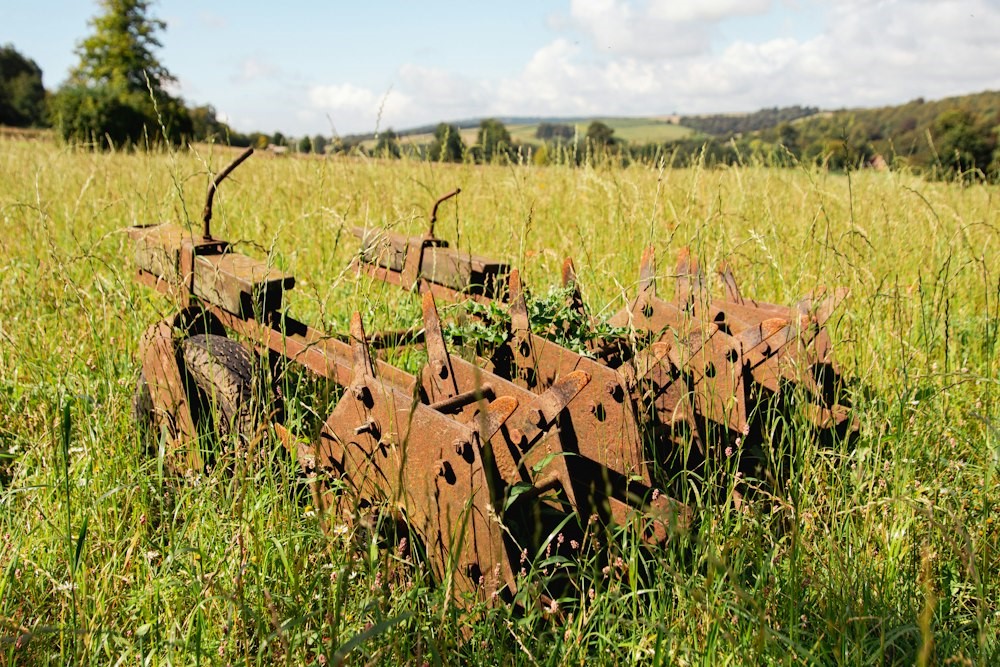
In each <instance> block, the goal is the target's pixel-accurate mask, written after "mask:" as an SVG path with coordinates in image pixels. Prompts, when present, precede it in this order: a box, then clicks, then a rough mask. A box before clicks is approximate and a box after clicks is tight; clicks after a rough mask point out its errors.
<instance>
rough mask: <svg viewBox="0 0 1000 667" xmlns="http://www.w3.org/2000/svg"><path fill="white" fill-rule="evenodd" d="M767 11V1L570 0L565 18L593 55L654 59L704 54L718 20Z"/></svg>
mask: <svg viewBox="0 0 1000 667" xmlns="http://www.w3.org/2000/svg"><path fill="white" fill-rule="evenodd" d="M770 7H771V0H695V1H693V2H692V1H690V0H687V1H678V0H648V2H645V3H638V2H634V1H629V0H572V1H571V3H570V16H571V18H572V21H573V22H574V23H575V24H576V25H577V26H578V27H579V28H580V29H581V30H582V31H583V32H584V33H585V34H587V35H588V37H589V38H590V40H591V41H592V43H593V45H594V47H595V49H597V50H598V52H602V51H607V52H611V53H617V54H624V55H629V56H638V57H644V58H650V57H652V58H657V57H676V56H687V55H694V54H699V53H705V52H707V51H708V50H709V47H710V43H711V37H712V34H713V29H714V27H715V26H716V24H718V23H719V22H720V21H722V20H724V19H728V18H733V17H736V16H753V15H757V14H764V13H766V12H767V11H768V10H769V9H770Z"/></svg>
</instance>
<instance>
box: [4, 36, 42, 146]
mask: <svg viewBox="0 0 1000 667" xmlns="http://www.w3.org/2000/svg"><path fill="white" fill-rule="evenodd" d="M45 120H46V119H45V88H43V87H42V70H41V68H39V67H38V65H37V64H36V63H35V61H34V60H31V59H30V58H26V57H24V56H22V55H21V54H20V53H18V52H17V50H16V49H15V48H14V46H13V45H12V44H7V45H6V46H4V47H0V125H13V126H14V127H29V126H40V125H44V124H45Z"/></svg>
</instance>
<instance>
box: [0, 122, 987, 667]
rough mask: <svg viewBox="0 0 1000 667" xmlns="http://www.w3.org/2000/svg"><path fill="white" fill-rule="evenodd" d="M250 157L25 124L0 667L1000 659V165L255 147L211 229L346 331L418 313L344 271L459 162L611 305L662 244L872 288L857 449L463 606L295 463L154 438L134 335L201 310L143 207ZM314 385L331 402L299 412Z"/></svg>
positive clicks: (2, 226)
mask: <svg viewBox="0 0 1000 667" xmlns="http://www.w3.org/2000/svg"><path fill="white" fill-rule="evenodd" d="M230 156H231V154H230V153H228V152H224V151H221V150H216V151H214V152H213V151H211V150H209V149H203V150H201V151H199V152H197V153H195V154H192V153H182V154H154V155H148V154H125V153H122V154H91V153H87V152H82V151H81V152H76V151H73V150H70V149H65V148H59V147H56V146H54V145H51V144H48V143H43V142H24V141H19V140H13V139H8V140H0V457H2V458H0V664H10V665H14V664H25V665H34V664H87V665H91V664H93V665H108V664H123V665H124V664H127V665H132V664H140V663H141V664H153V665H160V664H198V663H202V664H222V665H224V664H233V665H237V664H240V665H243V664H248V665H257V664H261V665H272V664H289V665H299V664H318V665H322V664H335V663H336V662H337V661H338V660H339V659H341V658H343V657H344V656H346V657H347V660H348V662H349V663H350V664H358V665H360V664H387V665H389V664H530V665H535V664H545V665H562V664H594V663H599V664H622V665H625V664H629V665H630V664H636V663H663V664H680V665H689V664H705V665H722V664H734V665H757V664H788V665H794V664H847V665H868V664H914V663H916V664H950V665H962V664H980V665H990V664H997V663H998V661H1000V639H998V634H1000V528H998V525H997V523H998V522H997V521H996V518H995V517H996V507H997V504H998V501H1000V494H998V491H997V488H998V487H997V463H998V455H1000V409H998V408H1000V406H998V401H997V398H998V394H1000V386H998V385H1000V379H998V377H1000V375H998V372H1000V363H998V359H1000V345H998V328H1000V262H998V261H997V257H998V252H1000V247H998V246H1000V229H998V226H997V220H998V215H997V201H998V195H1000V191H998V190H997V189H996V187H990V186H980V185H976V186H968V187H963V186H961V185H957V184H948V183H929V182H926V181H923V180H920V179H918V178H915V177H911V176H909V175H906V174H900V173H876V172H864V173H854V174H851V175H850V177H847V176H845V175H843V174H829V173H826V172H822V171H816V170H814V169H812V168H808V169H806V168H804V169H799V170H795V169H789V170H768V169H764V168H757V167H753V166H748V167H742V168H738V169H723V170H703V169H698V168H692V169H685V170H659V169H656V168H653V167H639V166H632V167H629V168H627V169H620V168H610V167H609V168H603V167H597V168H590V167H588V168H568V167H559V166H552V167H544V168H534V167H516V168H515V167H482V166H472V165H439V164H428V163H416V162H407V161H394V162H380V161H366V160H363V159H346V158H345V159H327V160H317V159H309V160H306V159H301V160H299V159H269V158H266V157H262V158H256V157H255V158H253V159H251V160H250V161H249V162H248V163H246V164H245V165H244V166H242V167H241V168H240V169H239V170H238V171H237V172H235V174H234V175H233V176H232V177H231V178H230V180H229V181H227V182H226V183H225V185H224V186H223V188H222V190H221V192H220V195H219V197H218V198H217V200H216V215H215V218H214V220H213V230H215V231H216V233H217V234H219V235H221V236H224V237H226V238H229V239H240V240H243V241H245V243H244V244H241V248H243V249H244V250H246V251H247V252H249V253H251V254H256V255H258V256H261V257H263V256H265V255H269V256H271V257H272V258H273V260H274V261H275V262H276V263H277V264H278V265H279V266H281V267H282V268H285V269H287V270H288V271H290V272H292V273H293V274H295V275H296V276H297V277H298V278H299V282H298V285H297V287H296V290H295V292H294V298H293V299H292V303H291V308H292V309H293V311H294V312H295V313H297V314H298V316H299V317H300V318H302V319H305V320H307V321H310V322H312V323H314V324H317V325H321V326H323V327H325V328H327V329H328V330H331V331H346V330H347V322H348V317H349V315H350V313H351V312H352V311H353V310H359V311H360V312H361V313H362V314H363V316H364V319H365V323H366V325H367V327H368V328H369V330H376V329H380V328H398V327H399V326H401V325H407V324H410V323H412V322H413V321H414V319H415V318H416V317H418V315H419V303H418V302H417V301H416V299H414V298H413V297H412V296H409V295H406V294H402V293H398V292H397V291H396V290H395V288H390V287H385V286H383V285H380V284H373V283H372V282H370V281H368V280H363V279H359V278H357V277H356V276H355V275H354V274H353V273H352V272H350V271H348V270H347V265H348V262H349V261H350V259H351V257H352V256H353V254H354V253H355V252H356V250H357V248H356V242H355V239H354V237H353V236H351V235H350V234H345V233H344V231H345V229H348V228H349V227H350V226H352V225H356V224H367V225H386V226H389V227H392V228H393V229H395V230H399V231H406V232H416V231H422V230H423V228H424V221H425V219H426V215H427V209H428V207H429V205H430V203H431V202H432V201H433V199H434V198H435V197H436V196H437V195H439V194H441V193H443V192H446V191H449V190H451V189H453V188H454V187H455V186H461V188H462V191H463V192H462V195H461V197H460V199H459V200H458V204H457V207H454V206H451V205H448V206H447V207H446V208H445V209H443V212H444V215H443V216H442V218H441V220H439V222H438V227H437V230H438V233H439V234H441V235H442V236H445V237H447V238H450V239H452V240H457V242H458V244H459V245H460V247H463V248H468V249H470V250H472V251H473V252H479V253H484V254H490V255H494V256H499V258H501V259H504V260H508V261H510V262H512V263H513V264H514V265H516V266H519V267H522V269H523V270H524V272H525V274H526V281H527V284H528V285H532V286H536V288H537V289H539V290H544V288H545V287H546V286H548V285H551V284H554V283H555V282H556V281H557V280H558V272H559V268H560V265H561V261H562V258H563V257H564V256H566V255H572V256H574V257H575V258H576V263H577V266H578V269H579V272H580V274H581V280H582V283H583V288H584V292H585V297H586V299H587V301H588V303H589V304H590V306H591V308H592V309H593V311H594V312H595V313H596V314H597V315H598V316H607V315H609V314H610V313H611V312H613V311H614V310H616V309H617V308H619V307H620V306H621V305H622V304H623V303H624V298H625V297H626V295H628V294H630V293H631V292H632V291H633V289H634V283H635V280H636V278H637V264H638V261H639V257H640V254H641V252H642V249H643V247H644V246H646V245H648V244H654V245H655V246H656V247H657V248H658V250H659V252H660V255H661V256H663V257H667V256H670V255H672V254H673V253H674V252H675V251H676V250H677V249H678V248H679V247H680V246H682V245H688V246H691V248H692V249H693V252H694V253H696V254H697V255H698V256H699V257H701V259H702V261H703V263H704V265H706V266H714V265H715V264H717V263H718V262H719V261H720V260H722V259H723V258H728V259H729V260H730V263H731V264H732V265H733V267H734V269H735V271H736V273H737V276H738V277H739V278H740V281H741V285H742V289H743V291H744V293H747V294H751V295H753V296H755V297H758V298H761V299H765V300H768V301H772V302H777V303H789V304H790V303H794V302H795V300H797V299H798V298H799V297H800V296H801V295H803V294H804V293H806V292H809V291H810V290H812V289H814V288H815V287H816V286H818V285H820V284H823V285H834V286H844V287H848V288H850V290H851V293H850V297H849V298H848V300H847V302H846V303H845V304H844V305H843V306H842V307H841V308H840V309H839V310H838V311H837V313H836V314H835V316H834V317H833V319H832V320H831V321H830V323H829V325H828V326H829V329H830V332H831V335H832V337H833V340H834V343H835V353H836V355H837V358H838V360H839V361H840V363H841V365H842V367H843V371H844V374H845V375H846V376H847V377H849V378H851V379H852V385H851V386H852V397H851V398H852V400H853V404H854V412H855V416H856V417H857V418H858V420H859V421H860V424H861V430H860V434H859V437H858V438H857V439H856V440H855V441H854V442H853V443H852V444H851V445H846V444H840V445H836V446H833V447H822V446H819V445H818V444H817V443H815V442H812V441H810V440H804V441H803V442H800V443H797V446H796V447H795V449H794V453H793V455H792V458H791V461H790V463H789V466H790V474H789V482H788V483H787V484H785V485H783V486H781V487H780V488H778V489H777V490H775V491H774V493H773V494H770V495H767V494H761V495H760V496H758V497H757V498H756V499H755V500H754V502H752V503H750V504H749V506H748V509H747V510H746V511H735V510H734V509H733V507H732V506H731V505H729V504H719V503H715V502H713V501H712V500H711V499H710V498H709V497H707V496H706V497H705V498H704V499H703V500H698V499H697V498H694V499H692V507H693V511H694V513H695V517H696V519H697V521H696V523H695V524H694V525H695V526H696V528H695V529H693V530H692V531H690V533H689V534H685V535H682V536H679V537H678V538H677V539H675V540H674V541H672V542H671V544H670V545H669V546H668V547H665V548H663V549H659V550H653V551H644V550H640V549H637V548H636V547H635V545H634V537H635V536H634V535H630V534H629V533H628V532H627V531H623V532H621V533H620V534H618V535H617V536H616V539H615V541H614V544H612V546H611V549H612V550H613V553H615V554H618V555H619V557H620V558H621V561H617V560H616V561H615V562H616V569H615V571H614V572H612V573H608V572H605V571H602V570H601V569H600V568H599V564H598V563H596V561H594V562H593V563H590V562H589V561H588V560H587V559H588V558H589V556H587V555H586V554H584V555H583V556H581V558H582V561H583V562H582V563H581V570H582V571H584V572H588V567H590V565H591V564H593V568H592V569H593V571H591V572H590V574H589V575H588V576H587V577H586V578H585V579H583V580H582V581H583V582H584V583H581V585H580V588H579V590H576V591H574V592H573V596H572V599H567V600H565V601H564V606H565V608H566V610H567V611H568V613H566V614H562V615H559V614H557V615H552V614H548V613H546V612H545V611H544V610H540V609H516V608H511V607H506V606H503V607H499V608H495V609H482V608H477V609H474V610H473V611H474V613H472V614H466V613H465V612H462V611H460V610H459V609H458V608H457V607H456V606H455V604H454V603H453V601H451V600H449V599H448V597H447V596H446V595H445V594H444V592H443V590H442V589H441V588H440V587H436V586H435V585H434V584H433V582H431V581H430V580H429V578H428V577H427V575H426V573H425V572H424V571H423V570H422V569H420V568H419V567H407V566H405V565H404V564H403V563H401V560H402V557H401V556H400V554H399V553H398V552H396V551H387V550H380V549H378V548H377V545H376V544H374V543H373V542H372V541H370V539H369V540H368V541H366V540H365V539H364V537H363V535H361V534H354V533H352V532H351V531H346V532H343V531H340V532H338V531H335V532H334V534H331V535H324V534H323V532H322V531H321V529H320V526H319V525H318V522H317V519H316V517H315V516H314V513H313V512H312V510H311V508H310V507H308V506H307V505H306V503H305V502H304V500H303V494H302V488H301V484H300V483H299V482H298V478H297V474H296V471H295V469H293V468H292V466H291V465H290V464H289V462H288V461H287V460H286V459H285V458H283V457H281V456H278V455H277V454H276V453H275V454H273V455H270V456H267V457H266V458H267V461H264V462H259V463H258V464H256V465H253V466H248V465H245V464H244V465H240V464H236V465H235V473H234V474H229V473H228V472H227V471H226V470H224V469H222V468H221V467H220V468H219V469H217V470H216V471H214V472H211V473H210V474H206V475H200V476H195V477H192V478H190V479H175V478H172V477H171V476H170V475H169V474H167V473H166V472H165V471H164V469H163V466H162V459H160V458H159V457H157V456H155V455H153V456H149V455H147V454H146V453H145V449H144V447H143V445H142V443H141V441H140V437H139V434H138V433H137V430H136V427H135V425H134V423H133V420H132V417H131V415H130V401H131V395H132V388H133V386H134V384H135V381H136V377H137V374H138V365H137V361H136V354H137V344H138V339H139V336H140V334H141V332H142V331H143V329H144V328H145V327H146V326H147V325H149V324H150V323H152V322H154V321H156V320H157V319H159V318H162V317H165V316H167V315H169V314H170V313H172V312H173V311H174V306H173V304H171V303H169V302H168V301H167V300H166V299H165V298H163V297H161V296H159V295H157V294H154V293H152V292H151V291H149V290H147V289H145V288H143V287H141V286H139V285H138V284H137V283H136V282H135V281H134V280H133V266H132V261H131V252H130V247H129V245H128V243H127V240H126V237H125V235H124V234H123V233H122V231H121V230H122V228H124V227H125V226H127V225H131V224H135V223H150V222H156V221H174V222H181V223H184V222H186V221H192V220H197V219H198V217H199V213H200V211H201V206H202V203H203V197H204V191H205V187H206V184H207V180H208V175H209V171H210V170H211V171H212V172H215V171H217V170H219V169H220V168H221V167H222V166H224V165H225V164H226V163H227V162H228V161H229V159H231V157H230ZM668 264H669V263H668V262H663V265H664V266H666V265H668ZM663 271H664V273H668V271H667V270H666V269H663ZM310 407H315V409H316V411H318V412H322V411H323V409H325V408H324V407H323V406H319V405H317V406H307V405H293V406H290V407H289V410H290V413H292V416H295V414H296V411H298V413H302V414H305V413H308V410H309V408H310ZM270 444H271V445H273V449H272V450H270V451H274V452H277V451H278V447H277V445H276V444H275V443H274V442H271V443H270ZM619 565H620V567H619ZM642 571H650V572H652V573H653V574H652V575H650V576H640V573H641V572H642Z"/></svg>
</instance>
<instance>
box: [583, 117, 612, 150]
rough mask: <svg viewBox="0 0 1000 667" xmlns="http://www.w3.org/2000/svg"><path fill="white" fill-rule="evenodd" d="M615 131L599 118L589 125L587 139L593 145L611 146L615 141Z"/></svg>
mask: <svg viewBox="0 0 1000 667" xmlns="http://www.w3.org/2000/svg"><path fill="white" fill-rule="evenodd" d="M614 134H615V131H614V130H613V129H612V128H611V127H609V126H608V125H607V124H605V123H602V122H601V121H599V120H595V121H593V122H592V123H591V124H590V125H588V126H587V141H588V142H589V143H590V144H591V145H592V146H611V145H613V144H614V143H615V137H614Z"/></svg>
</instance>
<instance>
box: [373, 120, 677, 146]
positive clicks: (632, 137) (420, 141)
mask: <svg viewBox="0 0 1000 667" xmlns="http://www.w3.org/2000/svg"><path fill="white" fill-rule="evenodd" d="M593 120H599V121H601V122H603V123H605V124H606V125H608V126H609V127H611V128H612V129H613V130H614V131H615V137H616V138H617V139H620V140H622V141H626V142H628V143H632V144H646V143H663V142H667V141H674V140H676V139H683V138H684V137H687V136H690V135H692V134H694V131H693V130H692V129H690V128H687V127H683V126H681V125H677V124H674V123H671V122H668V121H666V120H660V119H656V118H595V119H593ZM590 123H591V121H590V120H584V121H577V122H575V123H563V124H566V125H573V126H575V127H576V129H577V132H579V134H580V136H581V137H582V136H584V135H586V133H587V126H588V125H590ZM507 130H508V131H509V132H510V135H511V138H512V139H513V140H514V141H516V142H518V143H522V144H540V143H541V140H540V139H538V138H537V137H536V136H535V133H536V132H537V131H538V124H537V123H533V124H529V125H507ZM459 133H460V134H461V135H462V141H464V142H465V145H466V146H471V145H473V144H474V143H475V142H476V136H477V135H478V133H479V129H478V128H467V129H463V130H459ZM433 140H434V135H433V134H430V133H428V134H412V135H407V136H405V137H401V138H400V143H403V144H413V145H416V146H421V145H426V144H429V143H430V142H431V141H433ZM362 145H364V146H365V147H366V148H369V149H370V148H374V146H375V141H374V140H368V141H365V142H363V144H362Z"/></svg>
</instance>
